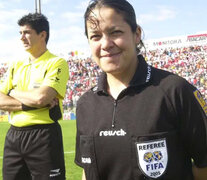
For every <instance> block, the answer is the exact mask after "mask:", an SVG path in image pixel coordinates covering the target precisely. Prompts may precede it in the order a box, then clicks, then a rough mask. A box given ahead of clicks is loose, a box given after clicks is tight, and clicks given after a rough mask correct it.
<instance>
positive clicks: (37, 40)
mask: <svg viewBox="0 0 207 180" xmlns="http://www.w3.org/2000/svg"><path fill="white" fill-rule="evenodd" d="M20 35H21V41H22V43H23V46H24V48H25V50H26V51H27V52H29V53H31V54H32V53H34V52H35V51H37V50H38V49H39V48H40V47H41V43H42V42H44V41H42V39H43V38H42V33H39V34H37V32H36V31H35V30H34V29H32V28H31V26H30V25H23V26H20Z"/></svg>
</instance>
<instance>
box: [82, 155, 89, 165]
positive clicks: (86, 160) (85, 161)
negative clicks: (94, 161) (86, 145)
mask: <svg viewBox="0 0 207 180" xmlns="http://www.w3.org/2000/svg"><path fill="white" fill-rule="evenodd" d="M81 161H82V163H83V164H91V158H90V157H87V158H86V157H82V158H81Z"/></svg>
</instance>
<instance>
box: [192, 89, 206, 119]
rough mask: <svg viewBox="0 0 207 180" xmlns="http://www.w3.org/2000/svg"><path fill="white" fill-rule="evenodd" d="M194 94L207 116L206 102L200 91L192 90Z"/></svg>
mask: <svg viewBox="0 0 207 180" xmlns="http://www.w3.org/2000/svg"><path fill="white" fill-rule="evenodd" d="M193 93H194V96H195V98H196V99H197V101H198V102H199V104H200V105H201V107H202V109H203V110H204V112H205V113H206V116H207V104H206V102H205V100H204V99H203V98H202V96H201V94H200V92H199V91H198V90H196V91H194V92H193Z"/></svg>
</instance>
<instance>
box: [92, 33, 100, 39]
mask: <svg viewBox="0 0 207 180" xmlns="http://www.w3.org/2000/svg"><path fill="white" fill-rule="evenodd" d="M99 38H100V35H98V34H95V35H92V36H90V40H97V39H99Z"/></svg>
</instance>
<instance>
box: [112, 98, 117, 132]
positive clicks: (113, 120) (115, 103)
mask: <svg viewBox="0 0 207 180" xmlns="http://www.w3.org/2000/svg"><path fill="white" fill-rule="evenodd" d="M116 106H117V101H116V100H114V110H113V117H112V124H111V126H112V128H114V127H115V113H116Z"/></svg>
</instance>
